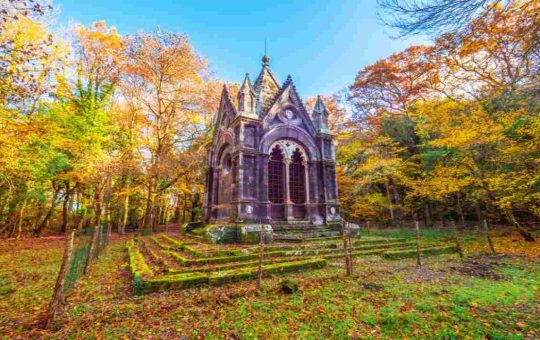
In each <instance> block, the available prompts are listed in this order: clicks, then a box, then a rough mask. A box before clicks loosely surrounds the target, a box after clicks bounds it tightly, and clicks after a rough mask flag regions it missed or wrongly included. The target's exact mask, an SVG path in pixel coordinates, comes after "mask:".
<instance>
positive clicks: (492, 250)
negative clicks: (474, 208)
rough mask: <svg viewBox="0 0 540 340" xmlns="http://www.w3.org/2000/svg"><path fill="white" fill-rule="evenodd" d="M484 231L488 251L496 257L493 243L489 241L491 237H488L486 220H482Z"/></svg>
mask: <svg viewBox="0 0 540 340" xmlns="http://www.w3.org/2000/svg"><path fill="white" fill-rule="evenodd" d="M483 222H484V231H485V232H486V237H487V241H488V244H489V249H490V250H491V253H492V254H493V255H497V252H495V247H494V246H493V241H492V240H491V236H490V235H489V225H488V222H487V220H486V219H484V221H483Z"/></svg>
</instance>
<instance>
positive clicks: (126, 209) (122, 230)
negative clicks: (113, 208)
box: [118, 194, 129, 235]
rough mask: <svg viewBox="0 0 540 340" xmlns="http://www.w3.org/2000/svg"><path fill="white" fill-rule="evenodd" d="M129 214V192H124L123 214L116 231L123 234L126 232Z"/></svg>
mask: <svg viewBox="0 0 540 340" xmlns="http://www.w3.org/2000/svg"><path fill="white" fill-rule="evenodd" d="M128 216H129V194H126V198H125V199H124V216H123V218H122V223H121V224H120V228H119V230H118V232H119V233H120V234H121V235H123V234H125V233H126V226H127V221H128Z"/></svg>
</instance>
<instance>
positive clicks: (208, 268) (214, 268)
mask: <svg viewBox="0 0 540 340" xmlns="http://www.w3.org/2000/svg"><path fill="white" fill-rule="evenodd" d="M311 258H313V257H312V256H311V257H308V256H303V257H297V256H295V257H274V258H265V259H264V260H263V264H264V265H267V264H275V263H283V262H293V261H300V260H308V259H311ZM258 263H259V260H258V259H257V260H253V261H245V262H233V263H219V264H213V265H204V266H191V267H183V268H172V267H169V268H168V270H167V273H168V274H167V275H175V274H180V273H193V272H202V273H208V272H218V271H224V270H231V269H236V268H247V267H253V266H257V265H258Z"/></svg>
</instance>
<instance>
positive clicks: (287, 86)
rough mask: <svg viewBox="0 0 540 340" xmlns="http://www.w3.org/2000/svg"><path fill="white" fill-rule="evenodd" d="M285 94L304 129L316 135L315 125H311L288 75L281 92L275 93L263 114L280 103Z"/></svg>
mask: <svg viewBox="0 0 540 340" xmlns="http://www.w3.org/2000/svg"><path fill="white" fill-rule="evenodd" d="M287 92H288V96H289V97H288V99H289V100H290V101H291V102H292V104H293V105H294V106H295V107H296V108H297V109H298V111H299V112H298V113H299V115H300V116H301V118H302V121H303V122H304V124H305V125H306V128H307V129H308V131H309V132H310V133H311V134H313V135H314V134H315V133H316V129H315V125H314V124H313V121H312V120H311V116H310V115H309V113H308V112H307V110H306V107H305V106H304V102H303V101H302V98H300V95H299V94H298V91H297V90H296V86H294V84H293V81H292V77H291V76H290V75H288V76H287V79H286V80H285V82H284V83H283V85H282V86H281V90H280V91H279V92H278V93H276V95H275V96H274V98H273V99H272V100H271V102H270V104H269V106H268V110H267V111H265V114H266V113H267V112H268V111H270V110H271V109H272V107H273V106H274V105H276V103H277V102H278V101H280V99H281V98H282V97H283V96H284V94H285V93H287Z"/></svg>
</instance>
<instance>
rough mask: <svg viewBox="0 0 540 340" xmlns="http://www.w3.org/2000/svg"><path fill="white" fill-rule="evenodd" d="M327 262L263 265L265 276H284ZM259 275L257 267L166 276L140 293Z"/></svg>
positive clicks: (146, 283)
mask: <svg viewBox="0 0 540 340" xmlns="http://www.w3.org/2000/svg"><path fill="white" fill-rule="evenodd" d="M325 265H326V260H324V259H322V258H313V259H307V260H302V261H292V262H284V263H276V264H268V265H263V273H264V274H282V273H288V272H292V271H298V270H308V269H317V268H323V267H324V266H325ZM257 274H258V268H257V267H249V268H241V269H233V270H227V271H220V272H217V273H201V272H190V273H182V274H177V275H166V276H160V277H153V278H150V279H147V280H143V281H142V284H141V289H140V291H139V292H140V293H147V292H152V291H157V290H161V289H183V288H189V287H194V286H199V285H204V284H210V285H212V286H217V285H221V284H224V283H229V282H235V281H241V280H249V279H253V278H255V277H256V276H257Z"/></svg>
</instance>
